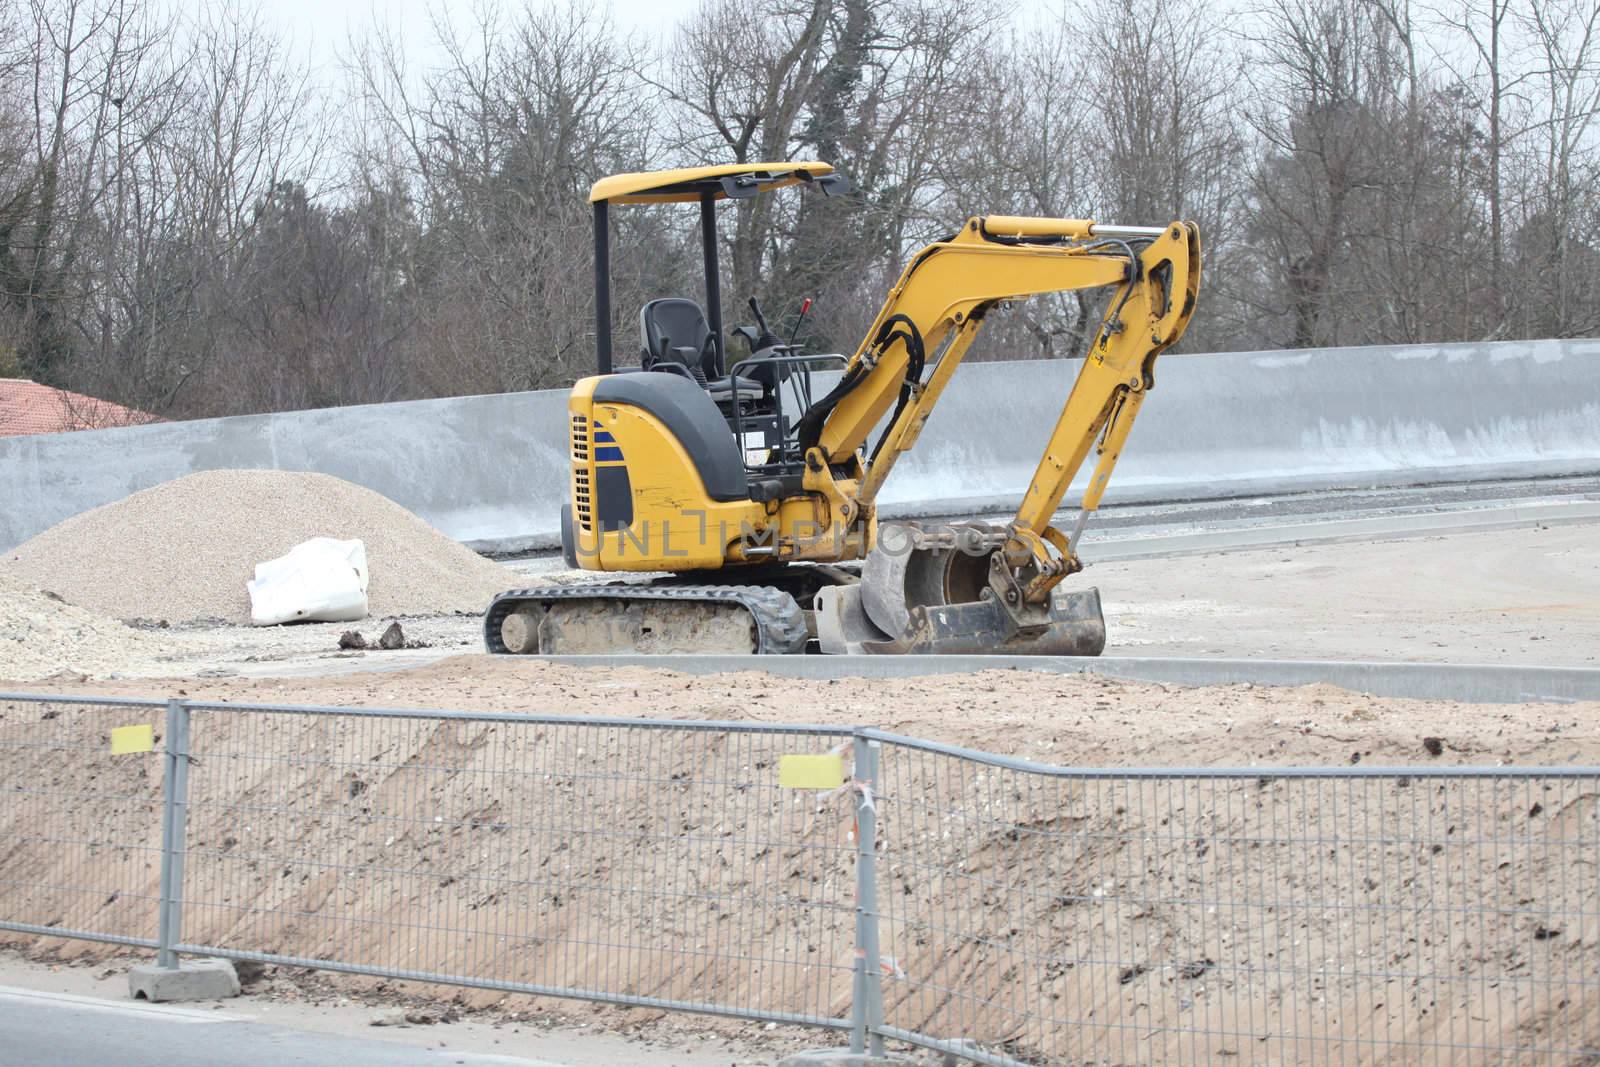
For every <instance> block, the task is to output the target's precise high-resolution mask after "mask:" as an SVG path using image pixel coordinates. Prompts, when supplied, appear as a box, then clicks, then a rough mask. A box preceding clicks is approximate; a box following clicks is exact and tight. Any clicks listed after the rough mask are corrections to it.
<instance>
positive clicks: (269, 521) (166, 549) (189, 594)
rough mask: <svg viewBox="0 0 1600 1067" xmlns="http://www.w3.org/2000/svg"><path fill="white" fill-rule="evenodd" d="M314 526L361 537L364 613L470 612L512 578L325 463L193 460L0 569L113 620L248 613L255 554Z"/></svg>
mask: <svg viewBox="0 0 1600 1067" xmlns="http://www.w3.org/2000/svg"><path fill="white" fill-rule="evenodd" d="M312 537H337V538H353V537H359V538H361V540H363V541H364V542H366V546H367V563H368V566H369V568H370V569H371V572H372V580H371V585H370V587H369V589H368V597H369V603H370V610H371V614H372V615H373V616H374V617H377V616H380V615H437V614H448V613H451V612H479V611H482V610H483V608H484V606H485V605H487V604H488V602H489V599H490V598H491V597H492V596H493V595H494V594H495V593H498V592H500V591H501V590H503V589H505V588H507V587H508V586H510V585H511V584H513V582H514V579H513V578H511V577H510V576H508V575H507V573H506V572H505V571H504V570H503V569H502V568H501V567H500V566H499V565H497V564H494V563H491V562H489V561H488V560H486V559H484V558H483V557H481V556H479V555H478V554H477V553H475V552H473V551H472V550H471V549H468V548H466V547H464V546H462V545H460V544H458V543H457V542H455V541H452V540H451V539H450V538H448V537H446V536H444V535H443V534H441V533H440V532H439V531H437V530H435V529H434V528H433V527H431V526H429V525H428V524H427V523H425V522H423V521H422V520H421V519H419V518H417V517H416V516H415V515H413V514H412V513H411V512H409V511H407V510H406V509H405V508H402V507H401V506H399V505H398V504H396V503H394V502H393V501H392V500H389V499H388V498H386V497H384V496H381V495H379V494H378V493H374V492H372V491H371V490H369V489H363V488H362V487H360V486H358V485H352V484H351V483H349V482H346V481H343V480H342V479H339V478H333V477H330V476H328V475H325V474H305V473H299V472H290V471H257V470H245V471H234V470H219V471H203V472H201V473H199V474H191V475H189V476H188V477H185V478H179V479H178V480H176V481H172V482H168V483H166V484H165V485H158V486H156V487H155V488H153V489H147V490H145V491H144V492H141V493H135V494H133V495H132V496H130V497H127V498H125V499H123V500H119V501H117V502H116V503H114V504H107V505H105V506H104V507H100V508H96V509H94V510H93V511H87V512H84V513H83V514H81V515H75V516H73V517H72V518H70V519H68V520H66V521H65V522H62V523H60V524H58V525H56V526H54V527H52V528H50V529H49V530H46V531H45V532H44V533H42V534H39V535H38V536H37V537H35V538H33V539H32V540H30V541H28V542H26V543H25V544H23V545H21V546H20V547H18V548H16V549H15V550H13V551H12V552H10V553H8V554H7V556H6V557H5V562H4V563H0V573H8V574H10V575H11V576H12V577H13V578H14V579H17V580H19V581H22V582H25V583H31V584H33V585H36V586H38V587H39V588H42V589H47V590H49V591H51V592H53V593H57V594H59V595H60V596H61V597H63V598H64V599H66V600H67V601H68V602H70V603H72V604H76V605H78V606H80V607H84V608H88V609H90V610H91V611H97V612H100V613H102V614H104V615H109V616H112V617H114V618H119V619H165V620H168V621H171V622H190V621H195V620H201V619H208V620H216V619H221V620H226V621H229V622H248V621H249V615H250V599H249V595H248V594H247V593H246V591H245V583H246V582H247V581H249V579H250V578H251V577H252V575H253V574H254V573H255V565H256V564H257V563H260V562H262V561H263V560H268V559H273V558H275V557H277V556H281V555H283V554H284V553H285V552H286V551H288V550H289V549H290V548H292V547H294V546H295V545H296V544H299V543H300V542H301V541H305V540H307V539H309V538H312Z"/></svg>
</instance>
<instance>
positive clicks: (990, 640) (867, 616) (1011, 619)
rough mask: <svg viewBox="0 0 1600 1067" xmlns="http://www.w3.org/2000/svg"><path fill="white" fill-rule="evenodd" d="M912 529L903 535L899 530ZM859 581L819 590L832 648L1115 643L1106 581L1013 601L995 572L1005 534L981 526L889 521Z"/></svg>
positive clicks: (1096, 646) (1076, 652) (954, 649)
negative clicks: (930, 527)
mask: <svg viewBox="0 0 1600 1067" xmlns="http://www.w3.org/2000/svg"><path fill="white" fill-rule="evenodd" d="M902 531H903V536H900V537H899V538H898V543H895V542H896V540H897V537H896V535H897V534H901V532H902ZM882 533H885V534H888V535H889V536H887V537H884V536H880V541H879V545H878V547H876V548H874V550H873V551H872V552H871V553H870V554H869V555H868V556H867V560H866V563H865V565H864V566H863V568H862V573H861V581H860V583H859V584H856V585H846V586H833V587H829V588H824V589H823V590H821V591H820V592H819V593H818V594H817V599H816V605H815V608H816V628H817V641H818V644H819V645H820V646H821V649H822V651H823V652H825V653H832V654H857V655H860V654H888V655H906V654H910V655H919V654H921V655H1037V656H1098V655H1099V654H1100V653H1101V652H1102V651H1103V650H1104V649H1105V645H1106V625H1105V618H1104V616H1103V615H1102V614H1101V611H1100V592H1099V590H1097V589H1085V590H1079V591H1075V592H1072V593H1068V594H1060V593H1057V594H1056V595H1055V596H1054V597H1053V598H1052V599H1051V601H1050V603H1049V604H1048V605H1038V606H1032V607H1022V606H1021V605H1018V604H1015V603H1013V605H1012V606H1010V607H1008V605H1007V604H1006V603H1005V597H1004V595H1003V594H1002V593H1001V592H1000V591H998V590H997V589H996V588H995V584H994V583H991V582H990V581H989V575H990V573H991V571H992V570H998V569H999V568H998V567H997V566H996V565H995V556H994V552H995V551H996V550H997V548H998V545H997V544H996V540H997V538H996V537H995V536H994V532H993V531H990V530H986V529H984V528H982V527H947V528H945V529H944V530H942V531H940V532H939V533H937V534H933V535H929V534H927V533H925V532H924V531H920V530H915V529H912V528H909V527H885V528H884V530H883V531H882Z"/></svg>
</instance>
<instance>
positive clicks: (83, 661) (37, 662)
mask: <svg viewBox="0 0 1600 1067" xmlns="http://www.w3.org/2000/svg"><path fill="white" fill-rule="evenodd" d="M177 651H178V648H177V642H176V641H175V640H172V639H169V638H168V637H167V636H166V635H162V634H157V633H145V632H142V631H139V630H135V629H132V628H131V627H127V626H124V625H122V624H121V623H120V622H117V621H116V620H114V619H108V618H106V617H104V616H103V615H96V614H95V613H94V612H92V611H85V610H84V609H83V608H79V607H74V606H72V605H71V604H67V603H63V602H62V601H61V600H58V599H57V598H55V597H53V596H51V595H50V594H49V593H45V592H42V591H41V590H38V589H35V588H33V587H32V586H30V585H27V584H25V583H23V582H19V581H17V580H16V579H15V578H11V577H8V576H7V575H6V574H5V573H0V679H5V680H6V681H11V682H32V681H38V680H39V679H41V678H50V677H52V676H57V675H61V674H69V675H79V674H91V675H97V674H105V673H107V672H108V671H114V670H115V669H116V668H117V667H119V666H120V665H121V663H122V661H123V660H124V659H126V658H127V657H128V656H130V655H138V656H141V657H145V658H152V657H154V658H158V659H159V658H166V657H169V656H171V655H173V654H174V653H176V652H177Z"/></svg>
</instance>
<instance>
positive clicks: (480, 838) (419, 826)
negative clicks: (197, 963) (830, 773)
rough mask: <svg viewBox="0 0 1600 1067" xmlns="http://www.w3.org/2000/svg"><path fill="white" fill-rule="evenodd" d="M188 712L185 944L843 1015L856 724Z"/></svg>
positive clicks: (566, 992) (617, 996)
mask: <svg viewBox="0 0 1600 1067" xmlns="http://www.w3.org/2000/svg"><path fill="white" fill-rule="evenodd" d="M191 707H192V708H193V709H194V710H193V720H192V724H191V728H190V737H191V741H190V753H191V755H192V757H193V758H192V762H191V765H190V769H189V783H188V785H189V789H188V796H189V801H188V812H187V829H186V833H187V856H186V866H185V872H184V883H183V893H182V896H183V899H182V908H183V929H184V941H185V944H184V945H182V946H181V948H182V950H184V951H193V952H206V953H212V954H228V955H235V956H248V957H255V958H263V959H277V960H281V961H285V962H296V963H308V964H311V965H314V966H319V967H333V968H336V969H341V970H347V971H357V972H366V973H372V974H378V975H384V976H389V977H394V976H399V977H413V978H427V979H436V980H442V981H447V982H452V983H459V984H465V985H473V986H483V987H488V988H496V989H508V990H521V991H528V992H550V993H557V994H559V995H563V996H577V997H585V998H592V999H597V1000H606V1001H612V1002H618V1003H632V1004H647V1005H653V1006H673V1007H680V1008H691V1009H693V1010H699V1011H708V1012H713V1013H718V1014H737V1015H740V1016H744V1017H749V1018H770V1019H782V1020H785V1021H796V1022H807V1023H813V1024H819V1025H826V1026H841V1025H844V1020H846V1019H848V1016H849V1014H850V1006H851V980H852V970H853V967H854V958H853V952H852V946H853V938H854V922H855V886H854V881H853V878H854V845H853V844H852V842H851V840H850V837H849V831H850V819H851V798H850V797H849V796H848V795H845V794H843V793H841V794H839V795H833V796H829V795H821V796H819V795H818V794H815V793H809V792H801V791H795V790H784V789H780V788H779V786H778V770H777V767H778V761H779V758H780V757H781V756H783V755H788V754H811V753H817V752H824V753H825V752H827V751H829V750H830V749H834V748H838V747H840V746H844V747H846V748H848V745H849V740H850V739H849V735H848V734H847V733H844V734H841V733H837V732H831V731H824V730H818V729H806V728H791V727H773V728H769V727H765V726H744V725H739V724H705V725H688V724H666V723H640V722H625V721H621V720H604V719H596V720H591V721H587V722H578V721H572V720H565V721H562V720H557V719H555V718H551V717H533V716H516V715H469V714H450V713H436V712H433V713H427V714H426V715H419V714H407V713H398V714H385V713H375V712H370V711H362V712H349V711H333V710H328V711H307V710H288V709H271V708H253V709H247V708H241V707H240V706H237V705H204V704H194V705H191Z"/></svg>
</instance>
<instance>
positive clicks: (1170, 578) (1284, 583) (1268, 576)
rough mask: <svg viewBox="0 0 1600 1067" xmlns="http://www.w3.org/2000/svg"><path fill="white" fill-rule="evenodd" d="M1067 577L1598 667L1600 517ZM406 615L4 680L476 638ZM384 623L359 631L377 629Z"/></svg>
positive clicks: (1161, 605)
mask: <svg viewBox="0 0 1600 1067" xmlns="http://www.w3.org/2000/svg"><path fill="white" fill-rule="evenodd" d="M526 566H527V565H525V564H512V565H510V566H509V567H508V568H507V570H508V571H509V574H508V577H507V580H506V585H507V586H508V587H511V586H517V585H525V584H528V583H529V582H536V581H550V580H558V581H566V580H570V579H571V575H569V574H563V573H552V572H550V571H549V570H548V568H545V567H541V568H540V569H539V570H538V572H537V573H535V574H528V573H524V572H523V569H524V568H525V567H526ZM1074 581H1081V582H1084V583H1092V584H1094V585H1097V586H1098V587H1099V588H1100V590H1101V593H1102V596H1103V598H1104V601H1105V614H1106V623H1107V628H1108V631H1109V641H1108V647H1107V655H1113V656H1115V655H1128V656H1218V657H1229V658H1235V657H1237V658H1251V657H1262V658H1274V659H1353V660H1413V661H1435V662H1454V663H1502V664H1528V665H1531V664H1546V665H1565V666H1597V665H1600V526H1597V525H1591V524H1574V525H1567V526H1555V527H1548V528H1543V529H1539V528H1534V529H1525V530H1512V531H1503V532H1491V533H1464V534H1452V535H1445V536H1438V537H1427V538H1412V539H1403V540H1394V541H1379V542H1372V543H1366V544H1312V545H1288V546H1279V547H1275V548H1270V549H1254V550H1249V551H1236V552H1225V553H1217V554H1213V555H1197V556H1180V557H1172V558H1165V559H1144V560H1131V561H1126V562H1119V563H1102V564H1094V563H1092V561H1091V565H1090V567H1089V569H1088V570H1087V571H1086V572H1085V574H1084V575H1083V576H1081V577H1080V578H1077V579H1074ZM400 621H401V623H402V625H403V626H404V628H405V632H406V635H407V637H408V638H410V639H411V640H413V641H415V642H418V643H420V644H422V645H425V646H427V647H424V648H419V649H413V650H405V651H399V652H378V651H372V652H365V653H363V652H341V651H340V650H339V649H338V647H337V646H338V640H339V635H340V634H341V633H342V632H343V631H344V630H346V629H350V628H352V627H351V626H349V625H348V624H311V625H300V626H282V627H265V628H255V627H248V626H204V625H202V626H178V627H174V628H171V629H165V630H157V631H145V632H147V633H149V634H150V636H151V637H152V640H151V641H146V642H139V643H138V644H124V645H119V646H117V647H109V646H106V645H104V644H103V643H102V644H100V645H96V646H95V647H94V648H93V650H92V651H89V652H84V651H81V650H80V651H79V652H77V653H75V654H63V655H62V656H61V658H60V662H59V663H54V664H46V665H45V669H34V670H31V671H28V672H26V673H19V672H17V671H15V670H14V671H12V672H10V673H8V672H7V669H6V667H7V660H6V655H5V647H6V646H5V643H4V642H0V679H3V680H10V681H16V682H31V681H37V680H39V679H41V678H45V677H48V676H49V675H51V674H54V673H57V672H60V673H62V674H64V675H65V676H67V677H69V678H70V677H71V676H74V675H80V674H81V675H87V676H89V677H94V678H112V679H115V678H119V677H122V678H151V679H156V678H166V677H207V676H235V675H239V676H255V677H262V676H274V675H281V676H294V677H314V676H316V675H321V674H333V673H342V672H348V671H364V670H376V671H385V670H393V669H396V668H403V667H413V666H417V665H420V664H424V663H429V662H434V661H436V660H439V659H441V658H443V657H445V656H448V655H452V654H455V653H460V652H467V651H473V650H476V649H478V648H480V647H482V634H481V628H480V626H481V624H480V623H479V621H478V619H477V617H476V616H471V615H445V616H434V617H428V618H402V619H401V620H400ZM388 622H389V620H388V619H386V618H385V619H376V618H375V619H372V620H370V621H368V622H366V623H363V624H361V625H360V626H357V627H355V628H356V629H360V630H362V631H363V632H365V633H366V635H367V637H368V638H369V639H375V638H376V637H377V635H378V634H379V633H381V632H382V630H383V628H384V627H385V626H386V625H387V623H388ZM157 637H159V641H157V640H154V638H157ZM32 651H33V652H34V655H33V656H31V657H30V659H31V660H34V661H38V660H39V659H40V657H39V656H38V655H37V652H38V650H32Z"/></svg>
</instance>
